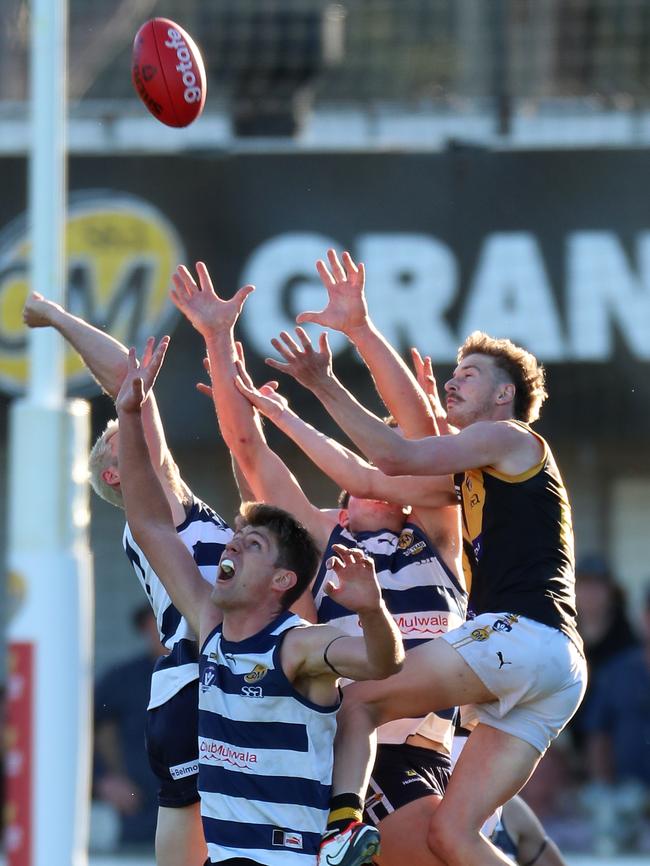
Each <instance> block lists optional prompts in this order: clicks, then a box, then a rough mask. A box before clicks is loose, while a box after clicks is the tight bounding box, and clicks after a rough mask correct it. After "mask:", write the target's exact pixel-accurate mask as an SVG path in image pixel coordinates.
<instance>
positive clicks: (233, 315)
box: [169, 262, 255, 338]
mask: <svg viewBox="0 0 650 866" xmlns="http://www.w3.org/2000/svg"><path fill="white" fill-rule="evenodd" d="M196 273H197V275H198V278H199V285H197V284H196V281H195V279H194V278H193V277H192V275H191V274H190V272H189V271H188V269H187V268H186V267H185V265H179V266H178V267H177V268H176V271H175V273H174V274H173V275H172V281H173V283H174V288H173V289H171V291H170V293H169V295H170V297H171V300H172V302H173V304H174V305H175V306H176V307H177V309H178V310H180V312H181V313H182V314H183V315H184V316H185V318H186V319H187V320H188V321H189V322H190V323H191V324H192V326H193V327H194V328H196V330H197V331H198V332H199V333H200V334H201V335H202V336H203V337H206V338H207V337H208V336H209V335H210V334H214V333H218V332H221V331H230V330H231V329H232V328H233V327H234V325H235V322H236V321H237V319H238V318H239V314H240V313H241V311H242V308H243V306H244V303H245V301H246V298H247V297H248V296H249V295H250V293H251V292H253V291H255V286H250V285H248V286H242V288H241V289H238V290H237V291H236V292H235V294H234V295H233V296H232V298H229V299H228V300H226V301H224V300H223V299H222V298H220V297H219V296H218V295H217V293H216V292H215V290H214V288H213V286H212V280H211V279H210V274H209V273H208V269H207V267H206V266H205V264H204V263H203V262H197V263H196Z"/></svg>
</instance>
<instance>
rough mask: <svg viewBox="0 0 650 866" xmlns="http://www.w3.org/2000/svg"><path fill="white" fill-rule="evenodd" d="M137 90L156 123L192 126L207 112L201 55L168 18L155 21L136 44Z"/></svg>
mask: <svg viewBox="0 0 650 866" xmlns="http://www.w3.org/2000/svg"><path fill="white" fill-rule="evenodd" d="M131 79H132V81H133V86H134V87H135V89H136V92H137V94H138V96H139V97H140V99H141V100H142V102H143V103H144V105H145V107H146V108H147V109H148V110H149V111H150V112H151V114H153V116H154V117H155V118H156V120H159V121H160V122H161V123H165V124H166V125H167V126H175V127H182V126H189V124H190V123H192V121H194V120H196V118H197V117H198V116H199V115H200V114H201V112H202V111H203V106H204V105H205V95H206V90H207V85H206V79H205V68H204V66H203V59H202V57H201V52H200V51H199V49H198V48H197V46H196V44H195V43H194V40H193V39H192V37H191V36H190V35H189V34H188V33H186V32H185V31H184V30H183V28H182V27H179V25H178V24H176V23H174V21H170V20H169V19H168V18H152V19H151V20H150V21H146V22H145V23H144V24H143V25H142V27H141V28H140V29H139V30H138V32H137V33H136V36H135V40H134V42H133V65H132V70H131Z"/></svg>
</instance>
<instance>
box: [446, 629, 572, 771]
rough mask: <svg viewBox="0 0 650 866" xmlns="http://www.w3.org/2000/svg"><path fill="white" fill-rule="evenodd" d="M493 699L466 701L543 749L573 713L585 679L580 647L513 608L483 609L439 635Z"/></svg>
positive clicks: (478, 714)
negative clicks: (507, 610)
mask: <svg viewBox="0 0 650 866" xmlns="http://www.w3.org/2000/svg"><path fill="white" fill-rule="evenodd" d="M440 638H441V639H442V640H446V641H447V643H449V644H451V646H452V647H453V648H454V649H455V650H457V651H458V652H459V653H460V655H461V656H462V657H463V659H464V660H465V661H466V662H467V664H468V665H469V666H470V667H471V669H472V670H473V671H474V673H475V674H476V675H477V677H478V678H479V679H480V680H481V681H482V682H483V684H484V685H485V686H486V687H487V688H488V689H489V690H490V691H491V692H492V694H493V695H496V697H497V700H495V701H490V702H489V703H484V704H474V705H472V706H470V707H464V708H463V710H464V713H463V716H464V718H465V711H467V719H468V721H472V720H473V719H477V720H478V721H479V722H482V723H483V724H486V725H490V726H491V727H493V728H497V729H498V730H500V731H505V732H506V733H508V734H512V735H513V736H515V737H519V739H520V740H524V742H526V743H530V745H531V746H533V747H534V748H535V749H537V751H538V752H540V754H542V755H543V754H544V752H545V751H546V749H547V748H548V747H549V744H550V743H551V741H552V740H554V739H555V737H557V735H558V734H559V733H560V731H561V730H562V728H563V727H564V726H565V725H566V723H567V722H568V721H569V719H570V718H571V717H572V716H573V714H574V713H575V711H576V710H577V709H578V707H579V705H580V701H581V700H582V697H583V695H584V692H585V688H586V685H587V665H586V662H585V660H584V656H583V655H582V653H581V652H580V650H579V649H578V648H577V647H576V646H575V644H573V642H572V641H570V640H569V638H568V637H567V636H566V635H565V634H563V632H561V631H559V630H558V629H555V628H551V627H550V626H547V625H542V624H541V623H539V622H536V621H535V620H532V619H528V618H527V617H525V616H519V615H516V614H512V613H484V614H481V615H480V616H477V617H476V619H473V620H469V621H468V622H466V623H464V624H463V625H462V626H460V627H459V628H455V629H454V630H453V631H450V632H447V634H443V635H440Z"/></svg>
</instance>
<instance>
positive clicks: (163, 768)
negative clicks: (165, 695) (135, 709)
mask: <svg viewBox="0 0 650 866" xmlns="http://www.w3.org/2000/svg"><path fill="white" fill-rule="evenodd" d="M198 730H199V683H198V680H193V681H192V682H191V683H188V684H187V685H186V686H184V687H183V688H182V689H181V690H180V691H179V692H177V693H176V694H175V695H174V696H173V697H171V698H170V699H169V700H168V701H167V702H166V703H164V704H161V705H160V706H159V707H154V709H152V710H149V711H148V712H147V724H146V732H145V739H146V744H147V755H148V756H149V764H150V765H151V769H152V770H153V772H154V773H155V775H156V778H157V779H158V782H159V787H158V805H159V806H165V807H166V808H170V809H182V808H184V807H185V806H191V805H192V804H194V803H198V802H199V792H198V790H197V781H198V764H199V735H198ZM170 768H173V772H174V775H172V770H171V769H170Z"/></svg>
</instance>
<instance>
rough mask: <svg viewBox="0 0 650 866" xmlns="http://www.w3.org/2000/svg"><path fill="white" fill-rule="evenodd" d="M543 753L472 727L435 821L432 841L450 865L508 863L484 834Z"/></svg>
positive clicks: (490, 730)
mask: <svg viewBox="0 0 650 866" xmlns="http://www.w3.org/2000/svg"><path fill="white" fill-rule="evenodd" d="M540 757H541V755H540V753H539V752H538V751H537V749H535V748H534V747H533V746H531V745H530V744H529V743H526V742H524V740H520V739H519V738H518V737H514V736H513V735H512V734H506V733H505V732H504V731H499V730H497V729H496V728H492V727H490V726H488V725H485V724H480V725H478V727H477V728H476V729H475V730H474V731H473V732H472V735H471V736H470V737H469V739H468V741H467V745H466V746H465V748H464V749H463V751H462V753H461V755H460V757H459V759H458V762H457V764H456V766H455V767H454V771H453V773H452V774H451V779H450V781H449V785H448V787H447V790H446V792H445V797H444V800H443V801H442V803H441V804H440V806H439V807H438V809H437V810H436V812H435V813H434V815H433V818H432V820H431V826H430V828H429V836H428V843H429V848H430V849H431V851H432V852H435V853H436V855H437V856H439V857H441V858H442V860H443V862H444V863H445V864H446V866H503V864H510V866H512V861H511V860H509V859H508V858H507V857H506V856H505V854H503V853H502V852H501V851H499V850H498V849H497V848H496V847H495V846H494V845H492V843H491V842H488V840H487V839H486V838H485V836H482V835H481V833H480V830H481V827H482V826H483V824H484V822H485V821H486V820H487V818H489V816H490V815H491V814H492V813H493V812H494V810H495V809H496V808H497V806H500V805H502V804H503V803H505V802H506V801H507V800H509V799H510V798H511V797H513V796H514V795H515V794H516V793H517V791H519V790H520V789H521V788H522V787H523V785H524V784H525V783H526V781H527V780H528V779H529V778H530V776H531V774H532V773H533V770H534V769H535V767H536V766H537V764H538V762H539V759H540Z"/></svg>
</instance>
